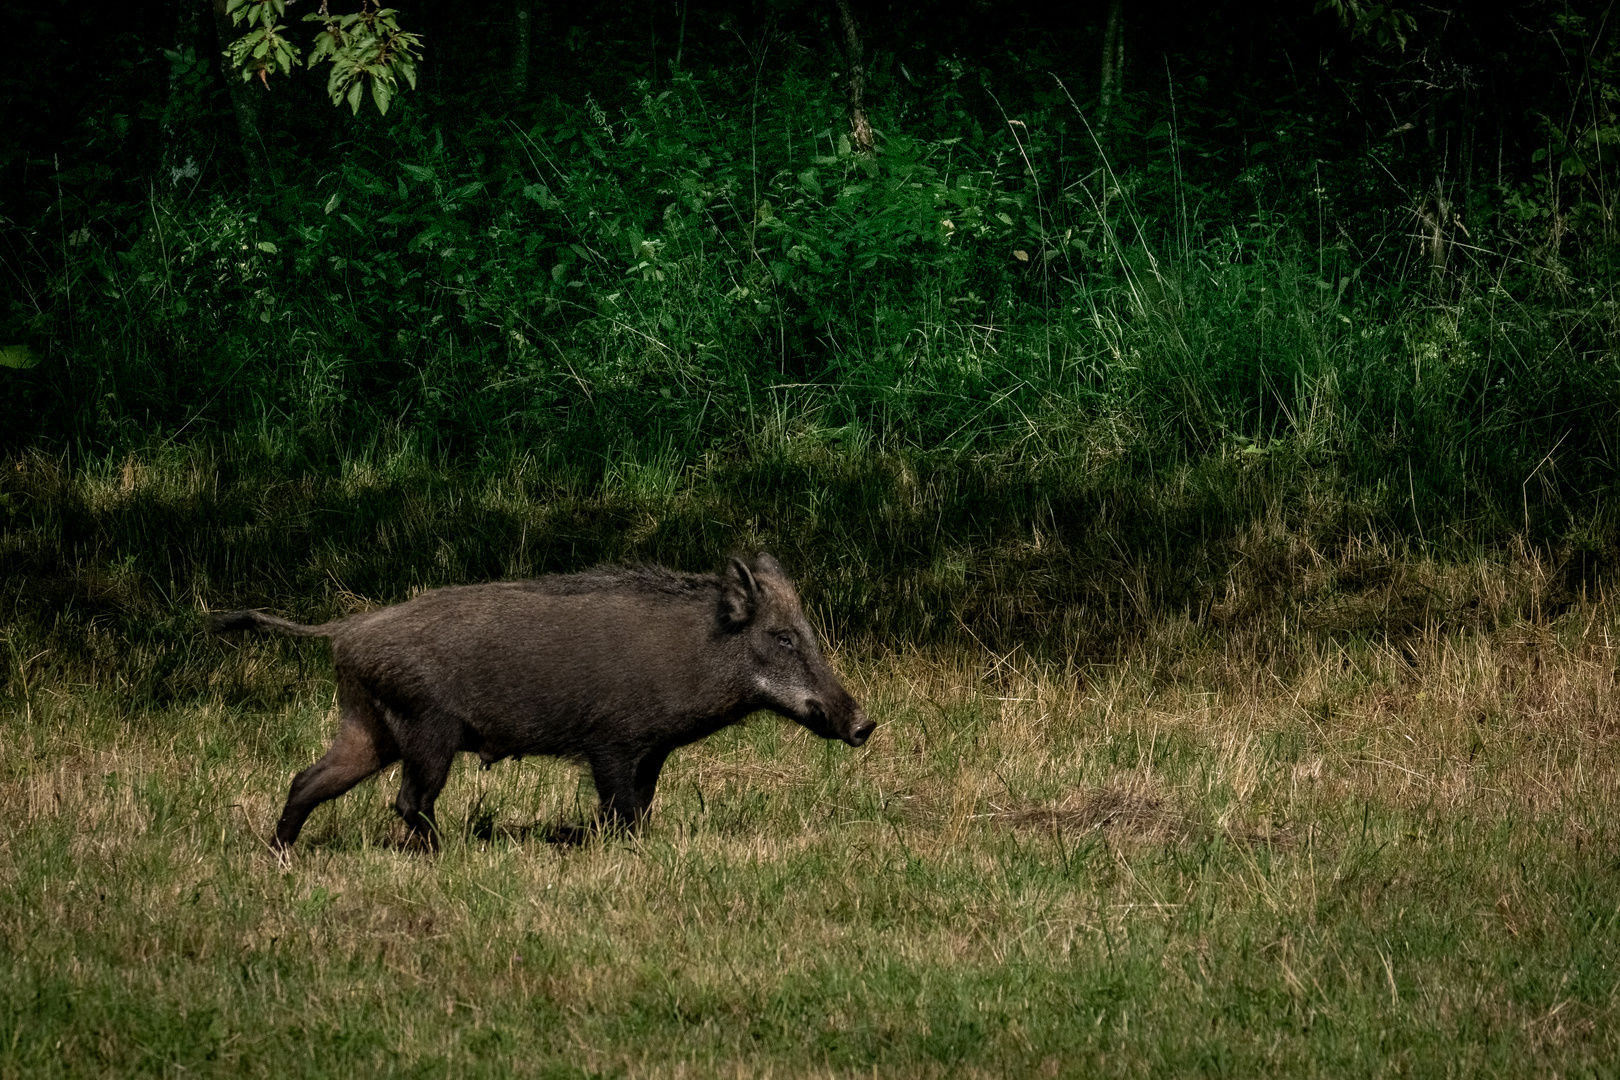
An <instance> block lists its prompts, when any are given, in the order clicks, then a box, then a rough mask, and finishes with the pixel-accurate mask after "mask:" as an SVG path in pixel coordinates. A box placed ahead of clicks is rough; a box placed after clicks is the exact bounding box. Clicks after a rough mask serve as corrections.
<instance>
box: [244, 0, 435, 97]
mask: <svg viewBox="0 0 1620 1080" xmlns="http://www.w3.org/2000/svg"><path fill="white" fill-rule="evenodd" d="M287 3H288V0H228V3H227V4H226V7H225V11H226V14H228V15H230V17H231V21H232V22H233V23H234V24H236V25H238V26H243V25H245V26H247V27H248V32H247V33H246V34H244V35H243V36H242V37H240V38H238V39H237V40H235V41H233V42H231V44H230V46H229V47H228V48H227V49H226V50H225V54H226V55H227V56H229V57H230V59H231V62H232V63H233V64H235V65H236V66H237V67H239V68H241V69H242V78H243V80H244V81H246V80H248V79H251V78H253V76H255V75H257V76H258V77H259V81H260V82H261V83H263V84H264V85H265V86H267V87H268V86H269V85H270V83H269V76H271V75H274V74H276V73H277V72H278V71H290V70H292V68H293V66H294V65H296V64H297V63H298V62H299V60H298V48H297V46H295V45H293V43H292V42H290V41H288V40H287V39H286V38H285V37H283V36H282V31H284V30H286V29H287V28H286V27H285V26H282V25H280V24H279V23H278V22H277V20H278V19H280V18H282V17H283V16H285V15H286V13H287ZM398 16H399V12H398V11H397V10H396V9H394V8H385V7H382V6H381V4H380V0H361V3H360V10H359V11H351V12H349V13H347V14H343V15H335V14H332V13H331V12H330V11H328V10H327V0H321V10H320V11H319V12H317V13H315V14H313V15H305V16H304V21H305V22H315V23H320V24H321V28H320V30H319V31H317V32H316V35H315V45H314V47H313V48H312V49H311V50H310V54H309V59H308V60H306V61H304V64H305V66H307V67H314V66H315V65H316V64H318V63H321V62H323V61H324V62H327V63H330V64H331V65H332V69H331V74H330V75H329V76H328V78H327V80H326V92H327V94H329V95H330V96H331V98H332V104H334V105H337V104H340V103H342V102H344V101H347V102H348V103H349V108H350V110H352V111H353V112H355V113H358V112H359V111H360V101H361V99H362V98H363V97H364V95H365V88H366V86H367V84H368V83H369V85H370V86H371V100H372V101H373V102H374V103H375V104H376V106H377V111H378V112H380V113H382V114H384V115H386V114H387V113H388V106H389V105H390V104H391V103H392V102H393V100H394V97H395V95H397V94H398V93H399V84H400V80H402V79H403V80H404V81H405V82H406V83H407V84H409V86H410V87H411V89H413V90H414V89H416V64H417V61H419V60H420V59H421V58H422V52H421V50H422V38H421V35H419V34H413V33H410V32H409V31H407V30H405V29H403V28H401V26H400V25H399V17H398Z"/></svg>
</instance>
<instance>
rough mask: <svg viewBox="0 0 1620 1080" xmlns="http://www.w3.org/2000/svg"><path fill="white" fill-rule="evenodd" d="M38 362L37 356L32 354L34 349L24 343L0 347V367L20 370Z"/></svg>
mask: <svg viewBox="0 0 1620 1080" xmlns="http://www.w3.org/2000/svg"><path fill="white" fill-rule="evenodd" d="M38 363H39V357H38V356H36V355H35V354H34V350H32V349H30V348H29V347H28V346H26V345H7V346H5V347H4V348H0V367H8V368H17V369H19V370H21V369H24V368H31V367H33V366H34V365H35V364H38Z"/></svg>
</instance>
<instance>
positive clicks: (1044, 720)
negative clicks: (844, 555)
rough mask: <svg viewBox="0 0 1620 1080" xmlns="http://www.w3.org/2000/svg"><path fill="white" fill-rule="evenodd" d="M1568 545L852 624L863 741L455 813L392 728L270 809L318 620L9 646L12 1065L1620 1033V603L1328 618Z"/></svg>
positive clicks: (4, 927)
mask: <svg viewBox="0 0 1620 1080" xmlns="http://www.w3.org/2000/svg"><path fill="white" fill-rule="evenodd" d="M1545 575H1546V570H1545V568H1544V567H1542V566H1541V565H1540V564H1539V563H1538V562H1537V561H1536V560H1535V559H1534V557H1532V556H1529V555H1523V554H1521V555H1520V556H1517V557H1507V556H1504V557H1502V558H1499V559H1497V560H1496V561H1494V562H1492V561H1488V560H1479V561H1476V562H1474V563H1472V564H1469V565H1460V564H1449V565H1442V564H1434V563H1428V562H1424V561H1423V560H1421V559H1416V558H1413V559H1409V560H1407V561H1406V562H1405V563H1404V564H1402V566H1401V568H1400V572H1399V573H1398V574H1396V575H1394V576H1388V575H1386V576H1385V577H1384V579H1383V580H1382V581H1379V580H1373V581H1370V582H1366V583H1364V584H1363V587H1362V588H1361V589H1360V590H1359V591H1349V590H1340V591H1339V592H1338V593H1336V594H1335V595H1334V597H1333V598H1332V599H1324V600H1321V601H1320V602H1318V603H1317V604H1316V605H1315V606H1314V607H1312V606H1304V607H1299V606H1296V607H1295V608H1294V609H1292V610H1293V614H1292V615H1291V616H1284V617H1283V618H1282V619H1281V621H1280V622H1279V621H1270V622H1261V623H1257V622H1254V621H1252V620H1251V621H1247V622H1245V621H1243V620H1232V621H1229V622H1228V623H1225V624H1223V623H1222V621H1221V619H1220V618H1218V617H1216V616H1218V615H1219V612H1216V613H1215V614H1214V615H1211V616H1210V617H1208V618H1205V619H1203V620H1202V621H1201V622H1200V621H1195V620H1192V619H1189V618H1186V617H1175V618H1166V617H1159V618H1156V619H1154V620H1153V621H1152V622H1151V625H1149V626H1148V627H1147V628H1146V629H1145V630H1144V631H1143V632H1142V633H1141V634H1140V635H1139V636H1138V637H1137V638H1136V639H1135V640H1134V642H1133V643H1132V644H1130V645H1129V646H1128V647H1126V648H1123V649H1121V650H1120V651H1119V653H1118V654H1117V655H1116V656H1115V657H1113V658H1112V659H1111V660H1109V661H1108V662H1106V663H1103V662H1098V663H1084V664H1080V663H1068V664H1064V663H1062V662H1059V661H1055V660H1052V659H1032V658H1030V657H1029V656H1028V654H1027V653H1025V652H1024V651H1022V650H1019V649H1016V648H1015V649H1014V650H1013V651H1012V652H1011V653H1009V654H1000V655H998V654H996V653H994V652H991V651H988V650H983V649H977V648H971V647H967V646H943V645H942V646H938V647H931V648H928V649H924V650H920V651H912V650H905V649H897V648H896V647H894V646H893V645H892V643H890V644H885V643H882V641H881V639H879V638H873V639H871V640H865V639H856V640H850V641H845V642H843V643H842V644H841V647H839V648H837V649H835V651H834V661H835V663H836V664H837V665H838V666H839V667H840V669H841V670H842V671H843V672H844V674H845V676H846V680H847V682H848V683H849V685H850V687H851V689H852V690H853V691H854V692H855V693H856V694H857V696H859V697H860V698H862V699H863V700H864V701H865V702H866V703H867V704H868V706H869V708H870V711H871V713H872V715H873V716H874V718H876V719H878V720H879V721H880V725H881V726H880V727H879V729H878V732H877V734H876V735H875V736H874V737H873V738H872V740H871V742H870V743H869V744H868V745H867V746H866V747H865V748H863V749H861V750H858V751H851V750H849V749H848V748H847V747H843V746H841V745H834V744H828V743H823V742H821V741H819V740H817V739H816V738H814V737H813V736H810V735H809V733H807V732H804V731H802V730H799V729H797V728H794V727H792V726H791V725H788V724H785V723H783V722H779V721H777V720H775V719H774V718H769V717H756V718H755V719H754V720H753V721H751V722H750V723H748V724H746V725H744V726H742V727H740V728H735V729H731V730H729V731H727V732H724V733H722V734H720V735H718V736H716V737H714V738H712V739H710V740H708V741H707V742H705V743H702V744H699V745H697V746H694V747H691V748H688V749H687V750H685V751H683V752H680V753H678V754H677V755H676V756H675V757H674V758H673V759H672V760H671V763H670V765H669V767H668V769H667V770H666V773H665V780H664V782H663V785H662V786H661V789H660V794H659V799H658V802H657V804H656V805H655V808H654V814H653V817H652V819H651V822H650V826H649V828H647V830H646V831H645V832H644V833H643V834H641V835H639V836H636V837H633V838H613V837H608V838H600V839H598V840H597V841H595V842H591V843H588V844H586V845H584V846H582V847H575V848H567V847H558V846H554V845H552V844H550V843H548V842H547V841H546V840H545V838H544V837H545V833H546V831H547V828H548V827H549V826H550V825H553V824H556V823H558V822H568V821H582V820H585V819H586V815H587V814H588V811H589V808H590V806H591V805H592V802H593V792H592V789H591V786H590V782H589V778H588V776H583V775H582V774H581V773H580V771H579V770H577V769H575V768H574V767H572V766H569V765H566V764H563V763H559V762H554V761H549V760H533V759H530V760H525V761H523V762H521V763H514V762H506V763H503V764H501V765H498V766H496V767H495V768H494V769H493V770H491V771H488V772H479V771H477V770H476V769H475V768H474V765H475V764H476V762H475V761H474V760H473V759H472V758H470V757H469V758H467V759H466V761H465V762H464V763H462V764H460V765H458V766H457V769H456V771H455V772H454V773H453V774H452V777H451V781H450V784H449V786H448V788H447V789H446V792H445V796H444V798H443V799H441V801H440V819H441V822H442V823H443V825H444V827H445V829H446V833H447V837H446V843H445V845H444V849H443V851H442V852H441V853H439V854H437V855H429V854H425V853H422V852H419V851H413V850H406V849H404V848H402V846H401V844H402V841H403V838H404V829H403V826H402V824H401V823H399V822H398V820H397V819H396V818H395V817H394V815H393V813H392V810H391V808H390V801H391V799H392V796H393V792H394V785H395V781H396V779H397V778H396V777H395V776H393V775H392V774H391V773H390V774H385V776H384V777H383V778H382V779H381V781H380V782H369V783H367V784H366V785H364V786H362V787H361V788H359V789H357V790H356V791H354V792H352V793H350V794H349V795H348V796H346V797H344V798H343V799H341V800H339V801H337V802H336V803H333V804H329V805H328V806H327V807H323V808H322V809H321V810H319V811H317V813H316V815H315V816H314V817H313V818H312V819H311V821H310V824H309V827H308V828H307V830H306V832H305V834H304V837H303V838H302V839H301V840H300V842H299V845H298V847H297V848H296V850H295V851H294V853H293V855H292V856H291V858H290V859H288V860H287V861H281V860H280V859H278V858H277V857H276V856H275V855H273V854H272V853H271V851H270V850H269V848H268V847H267V844H266V839H267V837H268V834H269V830H270V828H271V825H272V822H273V820H274V818H275V815H276V813H277V811H278V809H279V805H280V801H281V800H282V798H284V796H285V792H286V785H287V781H288V780H289V778H290V776H291V774H292V773H293V772H294V771H296V770H297V769H300V768H302V767H303V766H304V765H306V764H307V763H308V762H309V761H311V760H312V759H313V758H314V757H315V756H316V755H317V754H318V753H319V752H320V750H321V749H322V748H323V746H324V743H325V740H326V739H327V738H328V737H329V735H330V733H331V731H332V729H333V727H334V722H335V711H334V709H333V706H332V695H331V689H330V685H329V669H328V666H327V664H328V662H327V660H326V657H325V650H324V646H323V645H321V644H310V643H290V642H284V641H275V642H269V641H259V642H251V643H247V644H243V645H232V644H224V643H209V644H197V645H194V646H191V648H193V649H194V650H195V653H196V656H195V657H194V660H193V662H194V663H197V664H198V665H200V666H212V667H214V668H215V669H216V670H217V676H216V678H217V680H218V682H217V686H219V687H223V688H227V689H224V690H218V691H215V692H212V693H209V692H199V693H194V694H190V695H183V696H178V697H176V698H174V699H173V700H170V701H167V702H163V701H156V700H153V699H152V698H151V696H150V695H138V694H132V693H130V692H128V690H127V688H125V687H121V686H119V685H117V684H116V680H111V679H107V680H101V681H94V680H92V681H90V682H79V683H75V682H74V681H73V680H71V679H69V678H65V677H62V678H56V677H52V678H47V677H45V675H43V674H39V675H37V676H36V677H35V678H34V680H33V681H32V682H30V679H29V672H30V671H34V672H42V671H44V669H43V668H41V667H40V666H39V664H38V663H35V664H33V666H31V664H30V662H31V660H37V659H38V658H30V657H28V656H13V657H12V669H11V670H12V672H13V675H12V681H11V684H10V688H11V695H10V697H9V698H7V699H6V701H5V704H4V706H3V708H4V710H5V712H4V714H3V724H4V730H5V732H6V736H5V738H4V740H3V741H0V941H3V948H0V1076H6V1077H21V1076H28V1077H44V1076H86V1075H100V1076H106V1075H173V1076H180V1075H185V1076H197V1075H253V1076H289V1075H300V1076H320V1075H349V1076H352V1075H357V1074H358V1075H373V1074H375V1075H395V1074H398V1075H422V1076H472V1075H490V1076H500V1075H508V1074H516V1075H533V1076H546V1077H563V1076H598V1075H599V1076H615V1075H627V1076H714V1075H727V1076H729V1075H737V1076H832V1075H857V1074H860V1075H870V1074H873V1073H875V1074H878V1075H891V1076H946V1075H951V1076H956V1075H978V1076H1011V1075H1047V1076H1094V1075H1107V1076H1116V1075H1118V1076H1127V1075H1129V1076H1161V1075H1194V1074H1196V1075H1233V1076H1241V1075H1255V1074H1257V1073H1272V1074H1285V1075H1293V1076H1310V1075H1321V1076H1334V1077H1343V1076H1392V1075H1405V1076H1481V1075H1487V1076H1528V1075H1540V1076H1602V1075H1613V1074H1614V1073H1615V1071H1616V1069H1617V1067H1620V1066H1617V1064H1616V1063H1617V1062H1620V969H1617V964H1620V960H1617V957H1620V862H1617V859H1616V839H1617V837H1616V831H1615V825H1614V822H1615V820H1616V811H1617V809H1620V806H1617V802H1620V788H1617V780H1620V764H1617V759H1616V752H1615V751H1616V742H1617V736H1620V694H1617V688H1616V681H1617V659H1620V657H1617V652H1616V649H1617V648H1620V610H1617V609H1616V607H1615V605H1614V603H1613V601H1612V599H1610V598H1608V597H1607V596H1603V595H1598V594H1589V595H1587V596H1586V597H1585V598H1584V599H1580V600H1577V601H1575V602H1573V603H1569V604H1567V605H1562V606H1563V610H1562V611H1561V612H1557V613H1553V612H1549V611H1541V612H1539V613H1538V612H1537V611H1536V610H1534V607H1535V606H1534V605H1533V604H1532V605H1530V606H1528V607H1524V608H1523V612H1524V613H1523V614H1520V615H1514V614H1512V612H1511V611H1508V612H1506V613H1503V612H1497V613H1494V614H1493V613H1490V612H1487V615H1490V617H1489V618H1484V617H1482V618H1481V619H1479V620H1476V621H1475V622H1474V623H1471V624H1470V623H1467V622H1466V621H1458V620H1457V619H1455V618H1453V619H1451V620H1449V621H1445V620H1442V619H1441V618H1440V617H1439V616H1438V615H1436V616H1434V617H1433V618H1429V619H1427V620H1425V619H1412V620H1407V622H1406V625H1405V629H1404V630H1401V631H1399V632H1385V633H1382V634H1363V633H1345V632H1343V631H1340V630H1336V629H1335V627H1336V626H1340V625H1344V624H1345V611H1346V610H1348V609H1349V608H1353V607H1356V606H1358V605H1359V606H1361V607H1367V608H1372V609H1376V608H1377V607H1378V605H1380V604H1382V605H1383V606H1384V608H1385V610H1386V611H1387V610H1388V609H1389V608H1390V607H1391V605H1398V603H1400V602H1401V600H1400V597H1401V596H1402V595H1403V593H1402V590H1403V589H1405V590H1407V591H1408V592H1410V590H1411V588H1413V587H1414V584H1415V585H1417V586H1421V592H1422V594H1423V595H1425V596H1428V597H1430V598H1431V600H1432V603H1433V608H1434V610H1435V611H1436V612H1439V611H1451V612H1457V611H1469V610H1477V609H1479V608H1480V607H1482V606H1483V607H1485V608H1489V607H1490V606H1491V604H1492V603H1493V602H1497V603H1500V602H1501V599H1502V597H1504V596H1507V595H1509V594H1510V593H1511V594H1513V595H1524V596H1531V597H1534V596H1535V595H1537V590H1538V589H1539V588H1541V585H1542V584H1543V582H1542V581H1541V579H1542V578H1543V577H1545ZM1403 582H1404V584H1403ZM1515 590H1516V591H1515ZM1493 597H1495V598H1496V600H1495V601H1493V600H1492V598H1493ZM1241 599H1242V598H1241V597H1231V598H1229V601H1230V602H1231V603H1233V604H1238V603H1239V602H1240V601H1241ZM1290 618H1291V619H1292V620H1293V624H1292V625H1289V624H1288V623H1289V619H1290ZM1352 622H1354V620H1352ZM12 645H13V651H14V652H15V650H16V647H17V641H16V640H13V642H12ZM242 686H257V687H261V688H269V689H266V690H265V692H264V695H263V700H260V701H254V700H250V695H243V694H242V693H240V692H239V690H230V689H229V688H232V687H235V688H240V687H242Z"/></svg>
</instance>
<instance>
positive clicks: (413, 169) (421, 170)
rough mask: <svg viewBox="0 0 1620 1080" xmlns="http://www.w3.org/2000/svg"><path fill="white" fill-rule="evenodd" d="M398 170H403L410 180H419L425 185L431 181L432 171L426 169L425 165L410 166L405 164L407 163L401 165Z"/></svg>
mask: <svg viewBox="0 0 1620 1080" xmlns="http://www.w3.org/2000/svg"><path fill="white" fill-rule="evenodd" d="M400 168H402V169H404V170H405V171H406V172H407V173H409V174H410V177H411V179H413V180H420V181H422V182H423V183H426V182H428V181H430V180H432V179H433V170H432V169H430V168H428V167H427V166H425V165H411V164H407V163H401V164H400Z"/></svg>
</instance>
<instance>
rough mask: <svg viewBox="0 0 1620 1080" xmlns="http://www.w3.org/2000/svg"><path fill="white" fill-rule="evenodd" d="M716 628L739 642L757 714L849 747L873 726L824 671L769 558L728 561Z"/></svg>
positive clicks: (784, 579)
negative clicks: (783, 720)
mask: <svg viewBox="0 0 1620 1080" xmlns="http://www.w3.org/2000/svg"><path fill="white" fill-rule="evenodd" d="M720 624H721V626H722V627H723V628H724V629H725V630H726V631H728V632H730V633H734V634H740V635H742V636H743V638H744V639H745V641H746V642H747V646H748V647H747V649H746V650H745V653H746V657H747V659H746V661H745V662H746V663H747V664H748V667H749V670H748V672H747V675H746V678H747V681H748V682H749V683H751V686H752V689H753V691H754V692H755V694H757V699H756V700H757V701H758V703H759V705H760V707H762V708H767V709H770V710H771V711H772V712H777V713H780V714H782V715H783V716H786V717H788V718H789V719H791V720H796V721H798V722H799V723H800V724H803V725H804V726H805V727H807V728H809V729H810V730H811V731H813V732H815V733H816V734H817V735H820V736H821V737H822V738H824V739H843V740H844V741H845V742H847V743H849V745H851V746H860V745H861V744H862V743H864V742H866V739H867V737H868V736H869V735H871V734H872V729H873V728H875V727H876V726H877V725H876V724H874V723H873V722H872V721H871V720H869V719H867V716H866V711H865V710H864V709H862V708H861V707H860V705H859V704H857V703H856V701H855V699H854V698H853V697H851V696H850V695H849V691H847V690H845V689H844V684H843V683H841V682H839V681H838V676H837V675H834V674H833V671H832V668H830V667H828V666H827V661H826V659H825V658H824V657H823V656H822V655H821V649H820V648H818V647H817V645H816V634H815V631H814V630H812V629H810V623H809V622H808V621H807V620H806V619H805V617H804V611H803V609H802V608H800V606H799V594H798V593H797V592H796V591H794V588H793V583H792V582H791V581H789V580H788V576H787V574H786V573H784V572H783V570H782V566H781V564H780V563H778V562H777V561H776V560H775V559H774V558H772V557H771V556H770V555H768V554H766V553H764V552H761V553H760V554H759V555H758V557H756V558H755V559H754V564H753V566H749V565H748V564H747V563H745V562H743V561H742V560H741V559H732V560H731V565H730V567H729V568H728V569H727V570H726V573H725V578H724V588H723V590H722V592H721V597H720Z"/></svg>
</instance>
